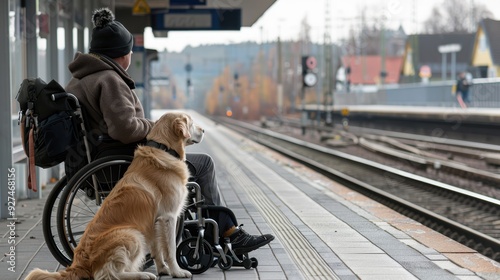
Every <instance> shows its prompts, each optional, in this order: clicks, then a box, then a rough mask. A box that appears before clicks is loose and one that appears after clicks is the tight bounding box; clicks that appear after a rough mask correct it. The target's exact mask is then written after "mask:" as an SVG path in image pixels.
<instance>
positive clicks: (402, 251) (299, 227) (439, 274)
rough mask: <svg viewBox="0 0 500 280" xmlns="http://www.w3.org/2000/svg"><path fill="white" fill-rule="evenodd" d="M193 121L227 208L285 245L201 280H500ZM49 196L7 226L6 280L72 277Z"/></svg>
mask: <svg viewBox="0 0 500 280" xmlns="http://www.w3.org/2000/svg"><path fill="white" fill-rule="evenodd" d="M191 114H192V115H193V118H194V119H195V121H196V122H198V123H199V124H200V125H201V126H203V127H204V129H205V132H206V135H205V139H204V141H203V142H202V143H201V144H198V145H194V146H190V147H188V152H205V153H208V154H210V155H211V156H212V157H213V159H214V161H215V163H216V166H217V175H218V180H219V185H220V188H221V191H222V196H223V199H224V201H225V203H226V204H227V206H228V207H229V208H231V209H232V210H233V212H234V213H235V214H236V217H237V219H238V222H239V223H240V224H244V228H245V229H246V230H247V231H248V232H249V233H251V234H259V233H272V234H274V235H275V237H276V238H275V240H274V241H272V242H271V243H270V244H269V245H266V246H264V247H262V248H259V249H258V250H256V251H253V252H251V253H250V254H249V255H250V256H251V257H255V258H257V259H258V266H257V268H255V269H245V268H242V267H232V268H231V269H229V270H226V271H223V270H221V269H220V268H218V267H217V266H215V267H214V268H210V269H209V270H208V271H206V272H204V273H202V274H199V275H194V276H193V277H192V278H193V279H241V280H243V279H265V280H271V279H384V280H388V279H398V280H399V279H464V280H468V279H500V263H498V262H495V261H493V260H491V259H488V258H486V257H484V256H482V255H480V254H478V253H477V252H475V251H474V250H471V249H469V248H467V247H465V246H463V245H461V244H459V243H457V242H455V241H453V240H451V239H449V238H447V237H445V236H443V235H441V234H440V233H437V232H435V231H433V230H431V229H429V228H427V227H426V226H423V225H422V224H420V223H418V222H416V221H414V220H412V219H410V218H407V217H405V216H402V215H400V214H398V213H397V212H395V211H393V210H391V209H389V208H387V207H385V206H383V205H381V204H379V203H377V202H375V201H372V200H370V199H368V198H366V197H364V196H363V195H361V194H358V193H356V192H354V191H352V190H350V189H348V188H346V187H344V186H342V185H340V184H338V183H336V182H333V181H331V180H330V179H328V178H326V177H324V176H322V175H320V174H318V173H316V172H314V171H312V170H310V169H308V168H306V167H304V166H303V165H301V164H298V163H296V162H293V161H291V160H289V159H287V158H285V157H283V156H281V155H279V154H277V153H275V152H273V151H271V150H269V149H267V148H264V147H262V146H260V145H258V144H256V143H254V142H252V141H250V140H248V139H246V138H244V137H243V136H241V135H239V134H237V133H235V132H232V131H230V130H228V129H226V128H225V127H223V126H221V125H217V124H215V123H213V122H212V121H211V120H209V119H207V118H204V117H202V116H201V115H198V114H196V113H193V112H191ZM49 191H50V186H47V187H46V188H45V189H44V190H43V195H42V199H36V200H24V201H18V202H17V205H16V209H15V210H16V217H17V221H16V223H15V228H13V226H12V223H11V222H12V221H7V220H1V221H0V234H1V238H0V250H1V252H2V255H1V256H0V258H1V259H0V271H1V276H0V278H1V279H5V280H10V279H24V277H25V276H26V275H27V273H28V272H29V271H30V270H31V269H33V268H35V267H39V268H43V269H47V270H51V271H54V270H60V269H62V267H61V266H60V265H59V264H58V263H57V261H56V260H55V259H54V258H53V257H52V256H51V254H50V252H49V250H48V248H47V246H46V245H45V242H44V239H43V233H42V210H43V206H44V202H45V198H46V197H47V194H48V192H49ZM12 236H14V238H13V239H12V238H11V237H12ZM10 240H15V242H14V243H10V242H9V241H10ZM12 252H14V255H13V254H12ZM12 256H14V258H13V257H12ZM148 271H151V272H154V268H149V269H148ZM168 278H169V277H165V276H163V277H161V279H168Z"/></svg>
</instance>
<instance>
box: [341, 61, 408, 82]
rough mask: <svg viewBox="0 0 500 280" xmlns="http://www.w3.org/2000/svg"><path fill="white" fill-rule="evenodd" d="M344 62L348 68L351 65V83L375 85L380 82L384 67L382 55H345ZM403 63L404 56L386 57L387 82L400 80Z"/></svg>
mask: <svg viewBox="0 0 500 280" xmlns="http://www.w3.org/2000/svg"><path fill="white" fill-rule="evenodd" d="M342 62H343V64H344V66H345V67H346V68H347V67H351V73H350V75H349V78H350V81H351V84H353V85H355V84H364V85H373V84H378V83H379V81H380V72H381V69H382V57H381V56H378V55H373V56H345V57H343V58H342ZM402 63H403V58H402V57H386V59H385V69H386V72H387V77H386V78H385V83H386V84H396V83H398V82H399V75H400V71H401V67H402Z"/></svg>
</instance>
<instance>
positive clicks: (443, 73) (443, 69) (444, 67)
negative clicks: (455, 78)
mask: <svg viewBox="0 0 500 280" xmlns="http://www.w3.org/2000/svg"><path fill="white" fill-rule="evenodd" d="M441 56H442V58H443V59H442V60H443V62H442V64H441V80H443V81H445V80H446V53H443V54H442V55H441Z"/></svg>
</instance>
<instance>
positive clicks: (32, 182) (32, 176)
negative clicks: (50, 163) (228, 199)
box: [28, 123, 38, 192]
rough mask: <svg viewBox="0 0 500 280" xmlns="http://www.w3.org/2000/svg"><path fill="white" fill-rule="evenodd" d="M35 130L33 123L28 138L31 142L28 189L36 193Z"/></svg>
mask: <svg viewBox="0 0 500 280" xmlns="http://www.w3.org/2000/svg"><path fill="white" fill-rule="evenodd" d="M34 130H35V127H34V126H33V123H31V129H30V132H29V136H28V141H29V144H28V146H29V148H28V149H29V155H30V157H29V162H28V188H29V189H30V190H32V191H34V192H36V191H37V190H38V189H37V186H36V168H35V139H34V136H33V133H34V132H33V131H34Z"/></svg>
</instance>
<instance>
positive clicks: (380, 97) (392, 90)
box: [334, 78, 500, 108]
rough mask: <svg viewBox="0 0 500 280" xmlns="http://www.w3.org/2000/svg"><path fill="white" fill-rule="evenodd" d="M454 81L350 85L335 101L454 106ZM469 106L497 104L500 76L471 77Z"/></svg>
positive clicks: (456, 105)
mask: <svg viewBox="0 0 500 280" xmlns="http://www.w3.org/2000/svg"><path fill="white" fill-rule="evenodd" d="M454 84H455V82H454V81H445V82H431V83H426V84H423V83H421V84H401V85H384V86H380V87H369V88H367V87H363V88H356V87H353V90H352V92H349V93H347V92H336V93H335V94H334V102H335V105H400V106H437V107H458V106H459V104H458V102H457V100H456V97H455V95H454V94H452V88H453V85H454ZM469 98H470V100H471V104H470V106H472V107H483V108H500V78H489V79H474V80H473V85H472V87H471V88H470V92H469Z"/></svg>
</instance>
